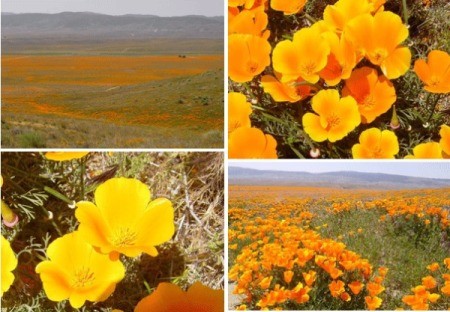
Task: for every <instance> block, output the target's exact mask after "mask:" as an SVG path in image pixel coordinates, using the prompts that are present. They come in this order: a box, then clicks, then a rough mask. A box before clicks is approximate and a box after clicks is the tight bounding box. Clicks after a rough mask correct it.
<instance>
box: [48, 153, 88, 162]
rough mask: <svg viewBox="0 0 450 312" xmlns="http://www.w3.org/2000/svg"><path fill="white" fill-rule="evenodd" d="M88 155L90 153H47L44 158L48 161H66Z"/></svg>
mask: <svg viewBox="0 0 450 312" xmlns="http://www.w3.org/2000/svg"><path fill="white" fill-rule="evenodd" d="M88 153H89V152H47V153H45V155H44V156H45V158H47V159H48V160H54V161H65V160H72V159H79V158H83V157H84V156H86V155H87V154H88Z"/></svg>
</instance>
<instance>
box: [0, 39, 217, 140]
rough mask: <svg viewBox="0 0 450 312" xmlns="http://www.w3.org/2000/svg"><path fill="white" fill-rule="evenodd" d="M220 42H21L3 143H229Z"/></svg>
mask: <svg viewBox="0 0 450 312" xmlns="http://www.w3.org/2000/svg"><path fill="white" fill-rule="evenodd" d="M202 44H203V46H202ZM220 45H221V43H220V42H219V41H217V40H200V39H196V40H192V41H189V40H181V41H180V44H179V48H178V50H177V52H178V54H176V53H175V50H176V48H175V47H176V44H175V41H174V40H168V39H167V40H164V39H158V40H156V39H155V40H154V42H153V44H148V43H147V45H145V43H144V42H141V41H138V42H135V43H134V44H132V43H130V42H122V43H120V42H115V41H112V42H98V43H93V42H91V43H89V44H87V43H86V44H81V43H79V42H75V43H74V42H66V43H62V44H60V45H57V44H56V43H54V42H53V43H49V44H48V45H47V46H45V47H44V46H43V45H39V44H37V43H35V42H29V41H21V40H17V41H14V42H12V43H10V44H9V45H8V46H7V48H6V49H4V51H6V52H8V53H9V54H8V53H6V54H5V52H4V55H3V56H2V146H4V147H24V148H27V147H148V148H155V147H222V146H223V55H221V52H218V50H219V49H220ZM13 48H14V49H13ZM165 48H167V52H166V53H165V54H162V52H163V51H164V49H165ZM202 49H203V51H204V53H203V54H201V53H199V52H200V51H201V50H202ZM18 51H20V52H18ZM13 52H14V53H13Z"/></svg>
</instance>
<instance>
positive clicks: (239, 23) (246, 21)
mask: <svg viewBox="0 0 450 312" xmlns="http://www.w3.org/2000/svg"><path fill="white" fill-rule="evenodd" d="M267 23H268V17H267V13H266V12H264V8H263V7H257V8H255V9H252V10H242V11H240V12H238V13H237V14H236V15H232V14H228V34H229V35H232V34H249V35H254V36H259V37H262V38H264V39H268V38H269V36H270V31H269V30H266V27H267Z"/></svg>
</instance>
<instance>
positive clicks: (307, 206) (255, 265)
mask: <svg viewBox="0 0 450 312" xmlns="http://www.w3.org/2000/svg"><path fill="white" fill-rule="evenodd" d="M449 209H450V196H449V189H448V188H447V189H443V188H441V189H415V190H391V191H388V190H369V189H338V188H335V189H334V188H321V187H297V186H251V185H239V186H238V185H230V187H229V211H228V220H229V230H228V240H229V245H228V250H229V257H228V259H229V276H228V277H229V281H230V284H229V289H230V294H229V297H228V298H229V303H230V306H229V308H230V309H231V310H376V309H379V310H394V309H405V310H447V309H448V308H450V257H449V255H450V238H449V237H450V210H449Z"/></svg>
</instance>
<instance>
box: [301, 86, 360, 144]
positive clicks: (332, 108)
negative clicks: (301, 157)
mask: <svg viewBox="0 0 450 312" xmlns="http://www.w3.org/2000/svg"><path fill="white" fill-rule="evenodd" d="M312 108H313V110H314V111H315V112H316V113H317V114H318V115H316V114H312V113H306V114H305V115H304V116H303V119H302V121H303V127H304V130H305V132H306V133H307V134H308V135H309V136H310V137H311V139H313V140H314V141H316V142H322V141H325V140H329V141H330V142H336V141H338V140H340V139H342V138H344V137H345V136H346V135H347V134H349V133H350V132H351V131H352V130H353V129H355V128H356V127H357V126H358V125H359V124H360V122H361V116H360V115H359V111H358V105H357V104H356V101H355V99H354V98H352V97H351V96H347V97H343V98H341V99H340V98H339V92H338V91H337V90H321V91H319V92H318V93H317V94H316V95H315V96H314V97H313V98H312Z"/></svg>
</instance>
